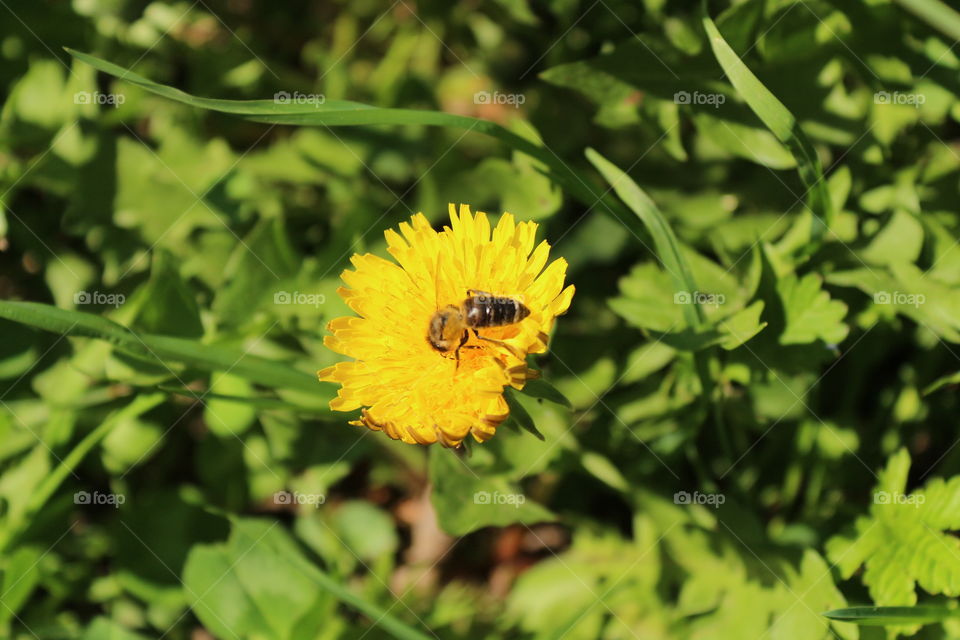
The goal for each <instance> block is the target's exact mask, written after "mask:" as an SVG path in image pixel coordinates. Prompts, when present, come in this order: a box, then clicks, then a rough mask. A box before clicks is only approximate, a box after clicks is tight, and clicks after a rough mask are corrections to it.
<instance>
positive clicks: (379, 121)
mask: <svg viewBox="0 0 960 640" xmlns="http://www.w3.org/2000/svg"><path fill="white" fill-rule="evenodd" d="M65 49H66V51H67V52H68V53H69V54H70V55H72V56H73V57H75V58H76V59H78V60H80V61H82V62H85V63H86V64H89V65H90V66H92V67H93V68H95V69H98V70H100V71H103V72H104V73H108V74H110V75H112V76H115V77H117V78H119V79H121V80H125V81H127V82H131V83H133V84H135V85H138V86H140V87H143V88H144V89H146V90H147V91H151V92H153V93H155V94H157V95H160V96H163V97H165V98H169V99H171V100H176V101H177V102H181V103H183V104H187V105H190V106H193V107H199V108H201V109H209V110H212V111H220V112H223V113H231V114H235V115H239V116H243V117H245V118H248V119H250V120H253V121H256V122H265V123H273V124H288V125H314V126H325V127H334V126H347V125H402V124H420V125H431V126H443V127H453V128H457V129H466V130H467V131H476V132H477V133H483V134H486V135H489V136H491V137H494V138H496V139H498V140H500V141H501V142H503V143H505V144H507V145H508V146H510V147H512V148H513V149H516V150H517V151H520V152H522V153H525V154H527V155H529V156H530V157H532V158H535V159H536V160H538V161H539V162H540V163H542V164H543V166H546V167H549V168H550V175H551V177H552V178H553V179H554V180H556V181H557V182H558V183H559V184H561V185H562V186H563V187H564V188H565V189H566V190H567V191H568V192H569V193H571V194H572V195H573V196H574V197H576V198H577V199H578V200H580V201H581V202H583V203H584V204H586V205H587V206H589V207H594V206H596V205H598V204H601V205H602V206H600V210H601V211H604V212H606V213H609V214H611V215H613V216H617V215H618V213H620V214H623V213H625V212H624V211H623V208H622V207H621V206H620V205H619V203H617V202H616V200H615V199H613V198H610V197H609V196H608V195H607V194H606V193H605V192H603V191H600V190H598V189H597V188H596V187H595V186H594V185H593V184H592V183H591V182H590V181H589V180H587V179H585V178H584V177H583V176H582V175H581V174H580V173H579V172H577V171H576V170H574V169H572V168H571V167H570V166H569V165H567V164H566V163H565V162H563V161H562V160H560V159H559V158H558V157H557V156H556V155H554V154H553V152H551V151H549V150H548V149H546V148H545V147H543V146H539V145H537V144H534V143H533V142H531V141H529V140H527V139H526V138H524V137H523V136H520V135H518V134H516V133H514V132H512V131H510V130H509V129H506V128H505V127H503V126H501V125H499V124H497V123H495V122H491V121H489V120H482V119H479V118H471V117H468V116H461V115H457V114H452V113H444V112H441V111H426V110H417V109H389V108H381V107H373V106H370V105H366V104H362V103H359V102H350V101H346V100H326V101H324V102H323V104H307V105H304V104H299V103H297V102H296V101H286V102H283V101H280V100H220V99H215V98H201V97H197V96H193V95H190V94H188V93H185V92H183V91H181V90H179V89H175V88H173V87H167V86H164V85H162V84H158V83H156V82H153V81H151V80H148V79H147V78H144V77H143V76H141V75H139V74H137V73H134V72H133V71H130V70H129V69H124V68H123V67H120V66H118V65H115V64H113V63H112V62H108V61H106V60H101V59H100V58H97V57H95V56H91V55H89V54H86V53H82V52H80V51H75V50H73V49H69V48H65ZM624 224H626V225H627V226H628V227H631V228H632V229H634V232H635V233H641V231H640V228H639V227H638V226H636V225H634V224H633V221H632V220H630V219H628V218H625V220H624Z"/></svg>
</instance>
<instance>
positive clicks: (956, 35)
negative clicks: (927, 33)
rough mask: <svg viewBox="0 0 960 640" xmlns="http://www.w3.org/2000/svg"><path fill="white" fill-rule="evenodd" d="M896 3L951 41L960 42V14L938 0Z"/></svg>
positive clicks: (912, 0)
mask: <svg viewBox="0 0 960 640" xmlns="http://www.w3.org/2000/svg"><path fill="white" fill-rule="evenodd" d="M895 2H896V3H897V4H899V5H900V6H901V7H903V8H904V9H906V10H907V11H909V12H910V13H912V14H913V15H915V16H917V17H918V18H920V19H921V20H923V21H924V22H926V23H927V24H928V25H930V26H931V27H933V28H934V29H936V30H938V31H939V32H940V33H942V34H944V35H945V36H948V37H949V38H950V39H951V40H954V41H956V40H960V13H957V12H956V11H954V10H953V9H951V8H950V7H949V6H947V5H946V4H944V3H942V2H939V1H938V0H895Z"/></svg>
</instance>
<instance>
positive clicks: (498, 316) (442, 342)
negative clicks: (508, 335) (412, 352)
mask: <svg viewBox="0 0 960 640" xmlns="http://www.w3.org/2000/svg"><path fill="white" fill-rule="evenodd" d="M467 295H468V298H467V299H466V300H464V301H463V302H462V303H460V306H459V307H458V306H455V305H452V304H450V305H447V306H446V307H444V308H443V309H439V310H438V311H437V312H436V313H434V314H433V317H432V318H430V326H429V327H428V329H427V341H428V342H429V343H430V346H431V347H433V348H434V349H436V350H437V351H439V352H440V353H448V352H450V351H453V352H454V356H455V357H456V359H457V362H458V363H459V361H460V348H461V347H463V345H464V344H466V342H467V340H469V339H470V331H473V334H474V335H475V336H476V337H477V338H478V339H480V340H486V341H487V342H493V343H496V344H500V345H503V346H508V345H504V343H502V342H500V341H499V340H494V339H492V338H485V337H483V336H481V335H480V333H479V332H478V331H477V329H484V328H487V327H505V326H507V325H510V324H516V323H517V322H520V321H521V320H523V319H524V318H526V317H527V316H528V315H530V309H528V308H527V307H526V306H525V305H524V304H523V303H522V302H520V301H519V300H517V299H516V298H511V297H509V296H495V295H493V294H492V293H487V292H486V291H478V290H476V289H468V290H467ZM508 348H509V346H508Z"/></svg>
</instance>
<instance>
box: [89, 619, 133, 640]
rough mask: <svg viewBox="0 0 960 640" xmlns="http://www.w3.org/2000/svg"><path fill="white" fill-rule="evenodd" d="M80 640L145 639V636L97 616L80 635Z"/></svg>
mask: <svg viewBox="0 0 960 640" xmlns="http://www.w3.org/2000/svg"><path fill="white" fill-rule="evenodd" d="M80 640H147V636H144V635H140V634H139V633H134V632H133V631H131V630H130V629H127V628H126V627H124V626H123V625H121V624H120V623H119V622H115V621H113V620H111V619H110V618H104V617H97V618H94V619H93V622H91V623H90V626H89V627H87V628H86V630H85V631H84V632H83V635H82V636H80Z"/></svg>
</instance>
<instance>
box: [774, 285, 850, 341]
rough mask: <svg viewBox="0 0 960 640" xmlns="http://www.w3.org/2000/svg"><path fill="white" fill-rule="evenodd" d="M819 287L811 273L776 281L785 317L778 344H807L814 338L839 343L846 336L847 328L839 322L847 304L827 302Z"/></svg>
mask: <svg viewBox="0 0 960 640" xmlns="http://www.w3.org/2000/svg"><path fill="white" fill-rule="evenodd" d="M822 285H823V280H822V278H821V277H820V276H819V275H817V274H815V273H808V274H807V275H805V276H803V277H802V278H798V277H797V276H796V275H794V274H788V275H786V276H784V277H782V278H780V279H779V280H778V281H777V293H779V294H780V298H781V299H782V300H783V308H784V312H785V314H786V328H785V329H784V331H783V333H781V334H780V344H808V343H811V342H814V341H816V340H818V339H819V340H823V341H824V342H825V343H827V344H839V343H841V342H843V340H844V338H846V337H847V333H848V332H849V331H850V329H849V327H847V325H846V324H844V322H843V319H844V317H845V316H846V315H847V305H845V304H844V303H842V302H840V301H839V300H831V298H830V294H829V293H827V292H826V291H824V290H823V289H822Z"/></svg>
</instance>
